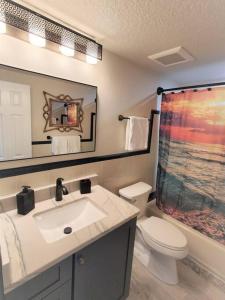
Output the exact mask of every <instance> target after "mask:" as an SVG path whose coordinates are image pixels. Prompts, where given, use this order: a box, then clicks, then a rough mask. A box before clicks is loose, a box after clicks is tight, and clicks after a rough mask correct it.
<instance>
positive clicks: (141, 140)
mask: <svg viewBox="0 0 225 300" xmlns="http://www.w3.org/2000/svg"><path fill="white" fill-rule="evenodd" d="M148 131H149V121H148V119H147V118H141V117H129V120H128V121H127V128H126V144H125V150H129V151H135V150H143V149H147V147H148Z"/></svg>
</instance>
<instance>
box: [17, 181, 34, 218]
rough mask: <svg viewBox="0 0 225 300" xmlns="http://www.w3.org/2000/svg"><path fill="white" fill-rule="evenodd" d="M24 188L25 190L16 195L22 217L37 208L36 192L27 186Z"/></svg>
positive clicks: (18, 209) (18, 210)
mask: <svg viewBox="0 0 225 300" xmlns="http://www.w3.org/2000/svg"><path fill="white" fill-rule="evenodd" d="M22 188H23V190H22V191H21V192H20V193H18V194H17V195H16V201H17V212H18V214H20V215H26V214H28V213H29V212H30V211H31V210H32V209H34V207H35V202H34V190H32V189H31V188H30V186H27V185H24V186H22Z"/></svg>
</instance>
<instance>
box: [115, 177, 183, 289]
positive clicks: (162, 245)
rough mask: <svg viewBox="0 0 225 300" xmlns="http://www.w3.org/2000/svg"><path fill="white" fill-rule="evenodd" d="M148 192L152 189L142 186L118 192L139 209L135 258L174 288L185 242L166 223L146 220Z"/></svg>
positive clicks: (146, 185)
mask: <svg viewBox="0 0 225 300" xmlns="http://www.w3.org/2000/svg"><path fill="white" fill-rule="evenodd" d="M151 190H152V187H151V186H150V185H148V184H146V183H144V182H138V183H136V184H133V185H130V186H128V187H126V188H123V189H121V190H119V194H120V196H121V197H122V198H124V199H126V200H128V201H129V202H130V203H132V204H133V205H135V206H137V207H138V208H139V209H140V214H139V216H138V221H137V231H136V239H135V247H134V255H135V256H136V257H137V258H138V259H139V260H140V261H141V262H142V263H143V264H144V265H145V266H146V267H147V268H149V270H150V271H151V272H152V273H153V274H154V275H155V276H156V277H157V278H159V279H160V280H162V281H164V282H165V283H168V284H176V283H177V282H178V275H177V265H176V260H177V259H182V258H184V257H185V256H187V254H188V247H187V240H186V237H185V236H184V235H183V233H182V232H181V231H180V230H179V229H177V228H176V227H175V226H173V225H172V224H170V223H169V222H167V221H165V220H163V219H160V218H157V217H150V218H147V217H145V209H146V204H147V201H148V196H149V193H150V192H151Z"/></svg>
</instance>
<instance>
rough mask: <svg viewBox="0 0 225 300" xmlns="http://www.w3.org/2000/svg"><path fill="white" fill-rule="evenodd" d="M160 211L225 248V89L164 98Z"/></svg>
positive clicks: (189, 92)
mask: <svg viewBox="0 0 225 300" xmlns="http://www.w3.org/2000/svg"><path fill="white" fill-rule="evenodd" d="M156 194H157V195H156V199H157V200H156V203H157V206H158V207H159V208H160V209H161V210H163V211H164V212H165V213H166V214H169V215H171V216H172V217H174V218H175V219H177V220H179V221H181V222H183V223H185V224H186V225H188V226H191V227H192V228H194V229H196V230H198V231H199V232H201V233H202V234H205V235H207V236H208V237H210V238H212V239H214V240H216V241H218V242H220V243H222V244H224V245H225V87H217V88H213V89H205V90H198V91H192V90H188V91H185V92H184V91H182V92H178V93H170V94H164V95H163V96H162V105H161V117H160V134H159V162H158V171H157V191H156Z"/></svg>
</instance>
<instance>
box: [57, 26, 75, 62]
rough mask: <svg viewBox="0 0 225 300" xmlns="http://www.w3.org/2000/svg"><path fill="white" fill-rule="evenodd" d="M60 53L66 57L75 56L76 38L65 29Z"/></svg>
mask: <svg viewBox="0 0 225 300" xmlns="http://www.w3.org/2000/svg"><path fill="white" fill-rule="evenodd" d="M59 51H60V52H61V53H62V54H63V55H66V56H74V54H75V50H74V36H73V34H72V33H71V32H68V31H66V30H65V29H64V30H63V32H62V35H61V45H60V46H59Z"/></svg>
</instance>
